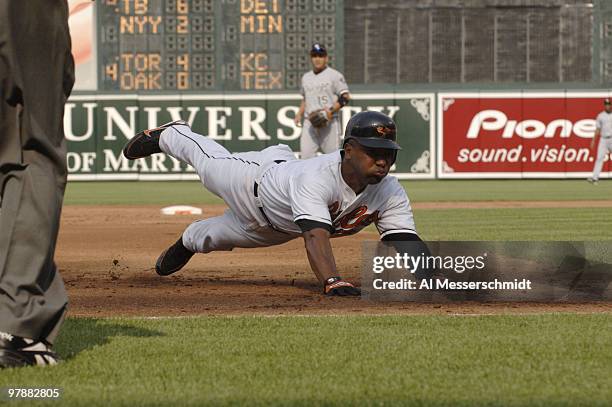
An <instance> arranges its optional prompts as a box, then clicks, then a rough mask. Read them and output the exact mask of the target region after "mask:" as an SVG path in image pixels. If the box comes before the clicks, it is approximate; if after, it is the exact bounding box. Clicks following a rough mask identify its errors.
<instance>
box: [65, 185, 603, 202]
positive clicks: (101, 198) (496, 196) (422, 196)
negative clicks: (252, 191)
mask: <svg viewBox="0 0 612 407" xmlns="http://www.w3.org/2000/svg"><path fill="white" fill-rule="evenodd" d="M402 185H404V187H405V188H406V190H407V191H408V196H409V197H410V199H411V201H412V202H428V201H515V200H526V201H543V200H555V201H556V200H560V201H567V200H604V199H607V200H609V199H612V180H610V181H607V180H604V181H602V182H600V183H599V185H597V186H593V185H591V184H589V183H587V182H586V181H584V180H516V181H515V180H496V181H492V180H480V181H474V180H472V181H440V180H436V181H404V182H402ZM65 203H66V204H67V205H76V204H79V205H146V204H159V205H170V204H192V205H193V204H200V205H203V204H215V203H222V201H221V199H219V198H217V197H216V196H214V195H213V194H211V193H210V192H208V191H206V190H205V189H204V187H203V186H202V184H200V183H199V182H170V181H169V182H70V183H68V187H67V190H66V198H65Z"/></svg>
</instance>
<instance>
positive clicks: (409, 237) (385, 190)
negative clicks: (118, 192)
mask: <svg viewBox="0 0 612 407" xmlns="http://www.w3.org/2000/svg"><path fill="white" fill-rule="evenodd" d="M399 149H400V146H399V145H398V144H397V143H396V126H395V123H394V121H393V120H392V119H391V118H389V117H388V116H386V115H384V114H382V113H379V112H369V111H367V112H361V113H358V114H356V115H355V116H354V117H353V118H351V120H350V121H349V123H348V125H347V128H346V132H345V140H344V146H343V149H342V150H336V151H334V152H332V153H329V154H324V155H320V156H318V157H315V158H311V159H308V160H297V159H296V158H295V156H294V154H293V152H292V151H291V149H290V148H289V147H288V146H286V145H283V144H279V145H275V146H271V147H268V148H266V149H264V150H262V151H252V152H245V153H236V154H232V153H231V152H229V151H228V150H227V149H225V147H223V146H221V145H220V144H218V143H217V142H215V141H214V140H212V139H210V138H208V137H205V136H203V135H201V134H197V133H195V132H193V131H192V130H191V128H190V127H189V125H188V124H187V123H186V122H183V121H176V122H172V123H168V124H165V125H162V126H160V127H158V128H155V129H150V130H145V131H143V132H140V133H138V134H137V135H136V136H135V137H134V138H132V139H131V140H130V141H129V142H128V143H127V144H126V145H125V147H124V149H123V154H124V155H125V157H126V158H128V159H131V160H134V159H138V158H142V157H147V156H149V155H151V154H155V153H162V152H163V153H166V154H169V155H170V156H172V157H174V158H176V159H178V160H181V161H183V162H185V163H188V164H190V165H191V166H192V167H193V168H195V170H196V172H197V173H198V175H199V177H200V180H201V181H202V183H203V184H204V186H205V187H206V189H208V190H209V191H211V192H213V193H214V194H216V195H218V196H219V197H221V198H222V199H223V200H224V201H225V203H226V204H227V205H228V206H229V209H228V210H226V212H225V213H224V214H223V215H221V216H217V217H214V218H209V219H204V220H199V221H196V222H194V223H192V224H191V225H189V226H188V227H187V229H185V231H184V232H183V234H182V236H180V237H179V239H178V240H177V241H176V243H174V244H173V245H172V246H170V247H169V248H168V249H166V250H165V251H164V252H163V253H162V254H161V255H160V256H159V258H158V260H157V262H156V264H155V270H156V271H157V274H159V275H162V276H167V275H170V274H172V273H175V272H177V271H179V270H180V269H181V268H182V267H183V266H185V264H187V262H188V261H189V259H190V258H191V257H192V256H193V255H194V254H195V253H210V252H213V251H218V250H232V249H233V248H235V247H243V248H251V247H266V246H273V245H278V244H282V243H285V242H287V241H289V240H292V239H295V238H298V237H300V236H301V237H302V238H303V239H304V243H305V246H306V252H307V255H308V260H309V262H310V266H311V267H312V270H313V271H314V273H315V274H316V276H317V278H318V279H319V281H320V282H321V283H322V285H323V291H324V293H325V294H328V295H360V290H359V288H357V287H355V286H354V285H353V284H351V283H349V282H348V281H345V280H343V279H342V278H341V277H340V275H339V273H338V270H337V269H336V264H335V260H334V255H333V253H332V247H331V244H330V238H332V237H339V236H345V235H350V234H353V233H357V232H358V231H360V230H361V229H363V228H364V227H366V226H367V225H369V224H371V223H374V224H375V225H376V227H377V229H378V232H379V233H380V236H381V239H382V240H383V241H391V243H392V244H395V242H398V241H417V242H421V239H420V238H419V236H418V235H417V233H416V230H415V224H414V219H413V214H412V209H411V208H410V203H409V200H408V197H407V195H406V192H405V191H404V189H403V188H402V187H401V185H400V184H399V182H398V180H397V179H396V178H395V177H390V176H387V174H388V173H389V169H390V167H391V166H392V165H393V163H394V162H395V159H396V155H397V151H398V150H399Z"/></svg>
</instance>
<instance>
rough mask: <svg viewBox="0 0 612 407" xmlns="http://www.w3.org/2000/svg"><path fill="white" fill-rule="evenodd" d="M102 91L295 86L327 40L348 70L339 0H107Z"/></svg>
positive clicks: (338, 64)
mask: <svg viewBox="0 0 612 407" xmlns="http://www.w3.org/2000/svg"><path fill="white" fill-rule="evenodd" d="M96 3H97V9H96V13H97V37H98V39H97V49H98V64H99V70H98V89H99V90H102V91H104V90H107V91H119V90H129V91H163V90H168V91H186V90H197V91H243V90H262V91H265V90H284V89H285V90H295V89H297V88H298V87H299V83H300V78H301V76H302V74H304V73H305V72H306V71H308V70H310V69H311V66H310V57H309V54H308V51H309V49H310V47H311V45H312V44H313V43H314V42H321V43H323V44H324V45H325V46H326V47H327V49H328V53H329V57H330V65H332V66H334V67H335V68H337V69H339V70H342V69H343V10H344V7H343V2H342V1H338V0H100V1H98V2H96Z"/></svg>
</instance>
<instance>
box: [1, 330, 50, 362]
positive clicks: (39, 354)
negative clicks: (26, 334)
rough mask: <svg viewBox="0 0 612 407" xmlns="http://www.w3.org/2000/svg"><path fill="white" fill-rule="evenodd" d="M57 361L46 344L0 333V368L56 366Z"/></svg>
mask: <svg viewBox="0 0 612 407" xmlns="http://www.w3.org/2000/svg"><path fill="white" fill-rule="evenodd" d="M58 361H59V357H58V356H57V355H56V354H55V353H54V352H53V351H52V350H51V346H50V345H49V344H48V343H46V342H42V341H34V340H32V339H27V338H22V337H21V336H16V335H11V334H8V333H5V332H0V368H9V367H22V366H46V365H56V364H57V362H58Z"/></svg>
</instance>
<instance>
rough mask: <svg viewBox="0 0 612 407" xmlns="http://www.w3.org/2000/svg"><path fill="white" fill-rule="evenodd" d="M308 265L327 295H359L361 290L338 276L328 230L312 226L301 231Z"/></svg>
mask: <svg viewBox="0 0 612 407" xmlns="http://www.w3.org/2000/svg"><path fill="white" fill-rule="evenodd" d="M302 236H303V237H304V245H305V246H306V254H307V255H308V261H309V262H310V267H311V268H312V271H313V272H314V273H315V275H316V276H317V278H318V279H319V281H320V282H321V283H322V284H323V287H324V292H325V294H328V295H342V296H344V295H360V294H361V291H360V290H359V289H358V288H356V287H355V286H353V285H352V284H351V283H349V282H348V281H344V280H343V279H342V278H340V277H339V276H338V271H337V270H336V261H335V259H334V252H333V251H332V247H331V243H330V241H329V237H330V233H329V230H327V229H325V228H323V227H314V228H312V229H308V230H304V231H303V232H302Z"/></svg>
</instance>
